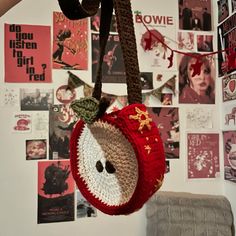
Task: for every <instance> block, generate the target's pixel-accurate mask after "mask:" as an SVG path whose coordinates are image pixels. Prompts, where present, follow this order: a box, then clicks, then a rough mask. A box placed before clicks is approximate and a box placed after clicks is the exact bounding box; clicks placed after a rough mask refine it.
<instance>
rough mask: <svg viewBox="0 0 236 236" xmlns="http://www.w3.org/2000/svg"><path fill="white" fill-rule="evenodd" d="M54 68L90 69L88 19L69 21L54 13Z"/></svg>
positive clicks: (62, 15) (58, 13)
mask: <svg viewBox="0 0 236 236" xmlns="http://www.w3.org/2000/svg"><path fill="white" fill-rule="evenodd" d="M53 68H54V69H65V70H72V69H74V70H87V69H88V19H81V20H69V19H67V18H66V17H65V16H64V14H63V13H62V12H53Z"/></svg>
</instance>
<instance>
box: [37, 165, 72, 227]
mask: <svg viewBox="0 0 236 236" xmlns="http://www.w3.org/2000/svg"><path fill="white" fill-rule="evenodd" d="M74 186H75V185H74V180H73V177H72V174H71V170H70V162H69V161H40V162H38V224H40V223H51V222H62V221H73V220H74V202H75V199H74Z"/></svg>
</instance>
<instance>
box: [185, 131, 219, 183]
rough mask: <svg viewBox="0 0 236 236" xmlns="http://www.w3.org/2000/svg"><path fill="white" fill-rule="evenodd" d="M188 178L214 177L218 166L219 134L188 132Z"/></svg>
mask: <svg viewBox="0 0 236 236" xmlns="http://www.w3.org/2000/svg"><path fill="white" fill-rule="evenodd" d="M187 138H188V178H189V179H197V178H215V177H216V175H217V173H218V172H219V171H220V166H219V134H207V133H206V134H203V133H191V134H190V133H189V134H188V135H187Z"/></svg>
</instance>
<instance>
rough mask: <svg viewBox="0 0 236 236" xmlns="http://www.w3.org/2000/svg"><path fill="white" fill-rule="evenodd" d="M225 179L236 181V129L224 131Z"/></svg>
mask: <svg viewBox="0 0 236 236" xmlns="http://www.w3.org/2000/svg"><path fill="white" fill-rule="evenodd" d="M223 140H224V169H225V174H224V175H225V180H229V181H232V182H235V183H236V130H230V131H223Z"/></svg>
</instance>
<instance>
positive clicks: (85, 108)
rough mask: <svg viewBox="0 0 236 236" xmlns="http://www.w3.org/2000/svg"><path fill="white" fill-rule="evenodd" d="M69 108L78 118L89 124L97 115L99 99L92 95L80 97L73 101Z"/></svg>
mask: <svg viewBox="0 0 236 236" xmlns="http://www.w3.org/2000/svg"><path fill="white" fill-rule="evenodd" d="M71 108H72V109H73V111H74V112H75V114H76V115H77V116H78V117H79V118H81V119H83V120H84V121H85V122H86V123H88V124H91V123H92V122H93V121H94V120H95V118H96V117H97V114H98V111H99V101H98V100H97V99H96V98H93V97H88V98H81V99H80V100H75V101H73V102H72V103H71Z"/></svg>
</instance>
